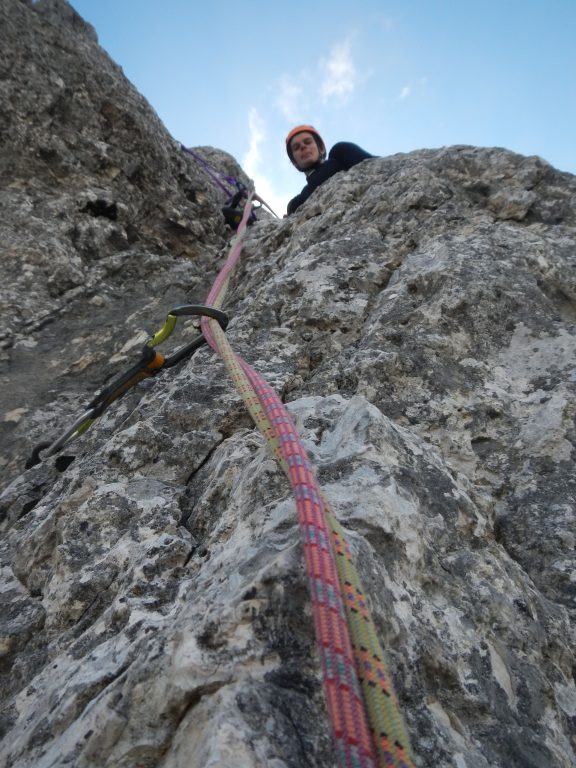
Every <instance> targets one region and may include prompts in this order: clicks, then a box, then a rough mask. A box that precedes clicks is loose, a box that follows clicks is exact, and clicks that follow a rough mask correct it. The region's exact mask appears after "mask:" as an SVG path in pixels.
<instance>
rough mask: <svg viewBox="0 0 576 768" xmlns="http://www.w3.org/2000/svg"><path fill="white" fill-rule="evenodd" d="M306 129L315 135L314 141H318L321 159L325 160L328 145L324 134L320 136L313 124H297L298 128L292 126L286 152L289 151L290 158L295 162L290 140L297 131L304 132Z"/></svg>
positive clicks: (287, 139)
mask: <svg viewBox="0 0 576 768" xmlns="http://www.w3.org/2000/svg"><path fill="white" fill-rule="evenodd" d="M304 131H307V132H308V133H311V134H312V136H314V141H315V142H316V145H317V147H318V151H319V152H320V160H324V158H325V157H326V147H325V146H324V142H323V141H322V136H320V134H319V133H318V131H317V130H316V128H314V126H313V125H297V126H296V128H292V130H291V131H290V133H289V134H288V136H286V152H288V157H289V158H290V160H291V162H294V158H293V156H292V149H291V148H290V142H291V141H292V139H293V138H294V136H296V134H297V133H304Z"/></svg>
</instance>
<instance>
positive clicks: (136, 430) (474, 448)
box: [0, 0, 576, 768]
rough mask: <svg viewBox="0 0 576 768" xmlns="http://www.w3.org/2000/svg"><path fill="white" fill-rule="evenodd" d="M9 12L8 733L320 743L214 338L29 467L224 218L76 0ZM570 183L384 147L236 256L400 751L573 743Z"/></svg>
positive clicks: (264, 363) (205, 272)
mask: <svg viewBox="0 0 576 768" xmlns="http://www.w3.org/2000/svg"><path fill="white" fill-rule="evenodd" d="M0 14H1V15H0V21H1V23H0V37H1V39H0V43H1V51H2V58H1V60H0V61H1V67H2V70H1V73H0V78H1V79H0V87H1V89H2V102H1V105H2V109H1V112H0V121H1V129H2V136H3V142H2V147H1V149H0V180H1V190H0V194H1V195H2V208H1V209H0V242H1V247H2V256H1V261H0V270H1V274H2V285H3V292H2V298H1V305H0V311H1V315H2V321H3V324H5V330H4V331H3V336H2V344H3V351H2V355H3V359H2V365H3V370H2V389H1V398H2V400H1V403H0V405H1V410H0V414H1V415H0V419H1V427H2V456H3V458H2V462H3V467H2V471H3V474H4V478H5V481H6V482H5V487H4V491H3V493H2V496H1V499H0V511H1V515H2V517H1V525H2V539H1V542H0V558H1V562H0V567H1V574H2V578H1V582H0V590H1V600H2V610H1V613H0V671H1V673H2V684H1V686H0V696H1V699H2V710H1V711H2V714H1V720H0V724H1V728H2V734H3V736H2V742H1V744H0V764H1V765H3V766H4V765H5V766H7V768H16V767H17V768H55V767H56V766H78V767H79V768H97V767H98V768H99V767H100V766H106V767H107V768H116V767H118V766H120V767H121V768H136V767H138V768H140V767H141V766H149V767H152V766H154V767H155V768H156V767H158V768H184V766H186V768H189V767H190V766H192V767H197V768H206V767H207V766H214V767H216V766H218V767H219V768H220V767H222V766H224V767H229V768H232V766H234V768H239V767H242V768H244V767H246V768H248V766H250V767H251V766H271V767H272V768H284V767H290V768H301V767H302V766H316V767H317V768H328V767H329V766H330V767H331V766H333V765H334V764H335V759H334V752H333V748H332V741H331V736H330V727H329V724H328V721H327V717H326V711H325V705H324V699H323V692H322V689H321V684H320V678H319V662H318V656H317V651H316V648H315V641H314V634H313V627H312V618H311V612H310V607H309V598H308V590H307V581H306V576H305V573H304V569H303V562H302V552H301V546H300V538H299V532H298V529H297V525H296V518H295V510H294V503H293V500H292V498H291V495H290V493H289V489H288V486H287V482H286V481H285V479H284V476H283V474H282V472H281V470H280V469H279V467H278V466H277V464H276V462H275V460H274V459H273V457H272V455H271V454H270V452H269V450H268V448H267V446H266V444H265V442H264V440H263V438H261V436H260V435H259V433H258V432H257V431H256V430H255V429H254V428H253V426H252V424H251V422H250V420H249V418H248V416H247V415H246V412H245V409H244V407H243V404H242V401H241V399H240V397H239V395H238V394H237V393H236V392H235V391H234V389H233V386H232V384H231V382H230V381H229V380H228V378H227V377H226V375H225V374H224V372H223V366H222V364H221V362H220V361H219V360H218V359H216V358H215V356H214V355H213V354H212V352H211V351H209V350H208V349H207V348H203V349H202V350H200V351H199V352H197V353H196V355H195V356H194V357H193V358H192V359H190V360H189V361H187V362H185V363H183V364H181V365H180V366H179V367H177V368H173V369H171V370H170V371H166V372H164V373H161V374H159V375H158V376H157V377H156V378H154V379H152V380H148V381H147V382H144V383H143V384H141V385H139V386H138V387H136V388H134V389H132V390H131V391H130V392H129V393H128V394H127V395H125V396H124V397H123V398H122V399H121V400H119V401H118V402H116V403H114V404H113V405H112V406H111V407H110V408H109V409H108V410H107V411H106V412H105V414H104V415H103V416H102V417H101V418H100V419H98V420H97V421H96V423H95V424H94V425H93V426H92V427H91V429H90V430H89V431H88V432H87V433H85V434H84V435H82V436H81V437H79V438H78V439H77V440H76V441H74V442H73V443H71V444H70V446H69V447H67V448H66V449H65V450H64V451H63V454H65V456H67V457H68V458H67V459H66V460H62V455H61V456H60V457H56V458H52V459H48V460H47V461H45V462H43V463H40V464H38V465H37V466H35V467H33V468H32V469H30V470H28V471H24V463H25V460H26V457H27V455H28V454H29V453H30V450H31V448H32V447H33V446H34V445H35V444H36V443H37V442H39V441H40V440H43V439H46V438H48V439H50V438H53V437H56V436H57V435H58V433H59V432H60V431H62V430H63V429H65V428H66V427H67V426H69V424H70V422H71V421H72V420H73V419H74V418H75V417H76V416H77V415H78V414H79V413H80V412H82V410H83V408H84V406H85V403H86V402H87V401H89V400H90V399H91V397H92V396H93V394H94V392H95V391H96V390H97V389H98V388H99V387H100V386H102V385H103V384H105V383H106V381H107V380H109V379H110V377H112V376H114V375H116V374H118V373H119V372H121V371H122V370H124V369H125V368H126V367H129V366H130V365H131V364H132V363H133V362H134V361H135V359H137V357H138V353H139V348H140V345H141V344H142V341H143V340H144V338H145V337H146V333H147V332H150V331H154V330H156V329H157V328H158V326H159V325H160V324H161V323H162V321H163V319H164V316H165V314H166V312H167V311H168V310H169V309H170V308H171V307H172V306H174V305H175V304H178V303H183V302H194V303H198V302H201V301H202V300H203V299H204V297H205V296H206V294H207V292H208V289H209V287H210V284H211V282H212V278H213V276H214V275H215V274H216V271H217V268H218V266H219V265H220V264H221V263H222V261H223V259H224V257H225V255H226V252H227V249H228V245H229V243H228V241H229V235H230V231H229V230H227V229H226V228H225V226H224V224H223V220H222V216H221V213H220V206H221V205H222V202H223V200H222V197H221V195H220V193H219V191H218V190H217V189H215V188H214V186H213V185H211V184H210V183H209V181H208V180H207V178H206V177H205V175H204V174H203V172H202V170H201V169H200V168H199V167H198V166H197V165H196V164H195V163H194V161H193V160H191V159H190V158H188V156H186V155H184V154H183V153H182V151H181V149H180V147H179V145H178V144H177V143H176V142H175V141H174V140H173V139H172V138H171V137H169V136H168V135H167V134H166V132H165V130H164V128H163V127H162V125H161V124H160V122H159V121H158V118H157V117H156V115H155V114H154V112H153V111H152V110H151V109H150V107H149V106H148V105H147V104H146V103H145V102H144V100H143V99H142V98H141V97H140V96H139V95H138V94H137V93H136V92H135V91H134V89H133V88H132V87H131V86H130V84H129V83H127V82H126V80H125V79H124V77H123V75H122V73H121V71H120V70H119V69H118V68H117V67H116V66H115V65H114V64H113V63H112V62H111V61H110V60H109V59H108V57H107V56H106V55H105V53H104V52H103V51H102V50H101V49H100V48H99V47H98V45H97V42H96V40H95V35H94V32H93V30H91V28H89V27H88V26H87V25H86V24H85V23H84V22H83V21H82V20H81V19H79V18H78V17H77V16H76V15H75V14H74V12H73V11H72V9H71V8H70V7H69V6H68V5H67V4H66V3H64V2H41V3H36V4H34V5H31V4H29V3H25V2H21V1H20V0H11V1H10V2H9V1H8V0H0ZM372 149H373V150H375V149H376V148H372ZM205 152H206V155H205V156H206V157H209V158H210V161H211V162H213V163H215V164H219V165H220V167H222V168H223V170H225V171H226V173H234V174H235V175H238V176H240V175H241V171H240V170H239V169H238V168H237V166H236V165H235V163H234V161H233V160H232V159H231V158H229V157H227V156H225V155H224V153H220V152H218V151H217V150H212V149H211V150H205ZM575 211H576V179H575V178H574V177H573V176H570V175H568V174H563V173H560V172H558V171H556V170H555V169H553V168H551V167H550V166H549V165H547V164H546V163H545V162H543V161H542V160H540V159H538V158H535V157H521V156H518V155H514V154H512V153H510V152H507V151H505V150H501V149H478V148H472V147H450V148H446V149H441V150H421V151H416V152H412V153H410V154H407V155H397V156H393V157H387V158H375V159H372V160H369V161H366V162H364V163H362V164H361V165H360V166H357V167H356V168H354V169H352V170H351V171H350V172H347V173H342V174H338V175H337V176H335V177H334V178H332V179H331V180H330V181H329V182H327V183H326V184H325V185H323V186H322V187H321V188H320V189H318V190H317V191H316V192H315V193H314V195H313V196H312V197H311V198H310V199H309V200H308V201H307V203H306V204H305V205H304V206H303V207H302V208H301V209H299V211H298V212H297V213H296V214H295V215H293V216H291V217H290V218H288V219H284V220H280V221H278V220H270V219H261V220H260V221H258V222H257V223H256V224H255V225H254V226H253V227H251V228H250V230H249V231H248V235H247V238H246V243H245V247H244V253H243V260H242V263H241V266H240V268H239V269H238V271H237V273H236V274H235V275H234V277H233V280H232V284H231V289H230V293H229V297H228V301H227V305H226V309H227V311H229V313H230V315H231V318H232V319H231V322H230V325H229V327H228V331H227V335H228V338H229V339H230V341H231V343H232V344H233V346H234V347H235V349H237V351H238V352H239V353H240V354H242V355H243V356H244V357H245V358H246V359H247V360H248V361H249V362H250V363H251V364H252V365H253V366H254V367H255V368H256V369H257V370H259V371H260V372H261V373H262V374H263V375H264V376H265V377H266V378H267V379H268V381H269V382H270V383H271V384H272V385H273V386H274V387H275V389H276V390H277V391H278V392H279V393H281V394H282V397H283V399H284V400H285V401H286V402H287V403H288V407H289V410H290V411H291V413H292V416H293V418H294V420H295V422H296V424H297V425H298V427H299V429H300V432H301V435H302V438H303V441H304V444H305V446H306V448H307V450H308V451H309V453H310V456H311V458H312V460H313V463H314V466H315V468H316V472H317V477H318V480H319V483H320V485H321V487H322V488H323V490H324V492H325V494H326V495H327V497H328V498H329V500H330V501H331V503H332V505H333V507H334V510H335V512H336V513H337V515H338V517H339V518H340V520H341V522H342V524H343V525H344V526H345V528H346V530H347V532H348V534H349V539H350V544H351V547H352V550H353V552H354V554H355V556H356V561H357V564H358V567H359V570H360V573H361V576H362V579H363V582H364V586H365V588H366V591H367V594H368V597H369V601H370V604H371V607H372V610H373V613H374V617H375V620H376V623H377V626H378V630H379V632H380V636H381V640H382V644H383V646H384V647H385V649H386V650H387V653H388V661H389V665H390V667H391V670H392V672H393V675H394V679H395V683H396V688H397V693H398V696H399V700H400V704H401V707H402V709H403V711H404V713H405V716H406V720H407V723H408V727H409V730H410V733H411V736H412V740H413V746H414V750H415V752H416V755H417V761H418V765H419V766H430V768H432V767H433V766H434V768H436V767H437V766H454V768H488V767H491V766H499V767H500V766H501V767H502V768H504V767H506V768H511V766H514V767H516V768H526V767H533V768H542V767H543V766H546V767H550V768H568V767H569V766H573V765H574V764H575V763H576V754H575V750H576V741H575V740H576V687H575V682H574V669H575V658H574V656H575V654H574V647H575V643H574V640H575V638H574V616H575V610H576V575H575V574H576V558H575V555H574V531H575V511H574V503H575V502H574V497H575V492H576V488H575V481H574V472H573V465H574V457H573V451H574V440H575V433H574V432H575V421H574V416H575V409H576V393H575V389H576V362H575V361H576V355H575V352H576V333H575V330H574V322H575V319H576V269H575V267H576V264H575V261H576V213H575ZM182 333H183V336H184V337H185V338H186V339H188V338H190V337H191V335H193V334H194V333H196V331H194V330H193V329H190V328H189V327H188V326H186V327H185V329H184V331H183V332H182Z"/></svg>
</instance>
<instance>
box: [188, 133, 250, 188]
mask: <svg viewBox="0 0 576 768" xmlns="http://www.w3.org/2000/svg"><path fill="white" fill-rule="evenodd" d="M180 146H181V147H182V149H183V150H184V152H186V153H187V154H189V155H191V156H192V157H193V158H194V160H196V162H197V163H199V164H200V165H201V166H202V167H203V168H204V170H205V171H206V173H207V174H208V176H210V178H211V179H212V181H214V182H215V183H216V184H218V186H219V187H220V189H222V190H224V192H226V194H227V195H231V194H233V193H234V191H235V189H237V188H238V180H237V179H235V178H234V176H226V175H225V174H223V173H222V172H221V171H219V170H218V169H217V168H215V167H214V166H213V165H210V163H209V162H208V161H207V160H204V158H203V157H201V156H200V155H198V154H196V152H194V151H192V150H191V149H188V147H185V146H184V144H181V145H180ZM221 179H222V180H223V181H226V182H228V184H231V185H232V188H230V187H227V186H226V185H225V184H223V183H222V181H221Z"/></svg>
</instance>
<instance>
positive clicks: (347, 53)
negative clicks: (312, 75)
mask: <svg viewBox="0 0 576 768" xmlns="http://www.w3.org/2000/svg"><path fill="white" fill-rule="evenodd" d="M350 48H351V46H350V41H349V40H345V41H344V42H341V43H336V44H335V45H334V46H333V47H332V50H331V51H330V56H329V57H328V59H327V60H324V59H323V60H322V61H321V64H320V66H321V69H322V72H323V79H322V83H321V86H320V94H321V96H322V101H323V102H324V103H326V102H327V101H328V100H329V99H330V98H331V97H332V96H335V97H336V98H338V99H339V100H340V101H341V102H345V101H347V100H348V98H349V96H350V95H351V94H352V93H353V92H354V89H355V87H356V81H357V73H356V67H355V66H354V62H353V61H352V52H351V50H350Z"/></svg>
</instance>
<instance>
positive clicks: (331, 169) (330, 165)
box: [288, 141, 374, 214]
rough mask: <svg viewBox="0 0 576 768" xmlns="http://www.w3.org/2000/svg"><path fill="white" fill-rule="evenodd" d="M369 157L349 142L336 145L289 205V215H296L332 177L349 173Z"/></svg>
mask: <svg viewBox="0 0 576 768" xmlns="http://www.w3.org/2000/svg"><path fill="white" fill-rule="evenodd" d="M369 157H374V155H369V154H368V152H365V151H364V150H363V149H361V148H360V147H359V146H357V145H356V144H351V143H350V142H349V141H339V142H338V144H334V146H333V147H332V149H331V150H330V153H329V155H328V159H327V160H326V161H325V162H324V163H321V164H320V165H319V166H318V167H317V168H315V169H314V170H313V171H312V173H311V174H310V175H309V176H308V178H307V182H306V186H305V187H304V189H303V190H302V192H300V194H299V195H296V197H293V198H292V200H290V202H289V203H288V213H289V214H290V213H294V211H295V210H296V209H297V208H299V207H300V206H301V205H302V203H303V202H304V201H305V200H308V198H309V197H310V195H311V194H312V192H314V190H315V189H316V188H317V187H319V186H320V185H321V184H324V182H325V181H327V180H328V179H329V178H330V177H331V176H334V174H335V173H338V171H347V170H348V169H349V168H352V166H354V165H356V164H357V163H360V162H361V161H362V160H367V159H368V158H369Z"/></svg>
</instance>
